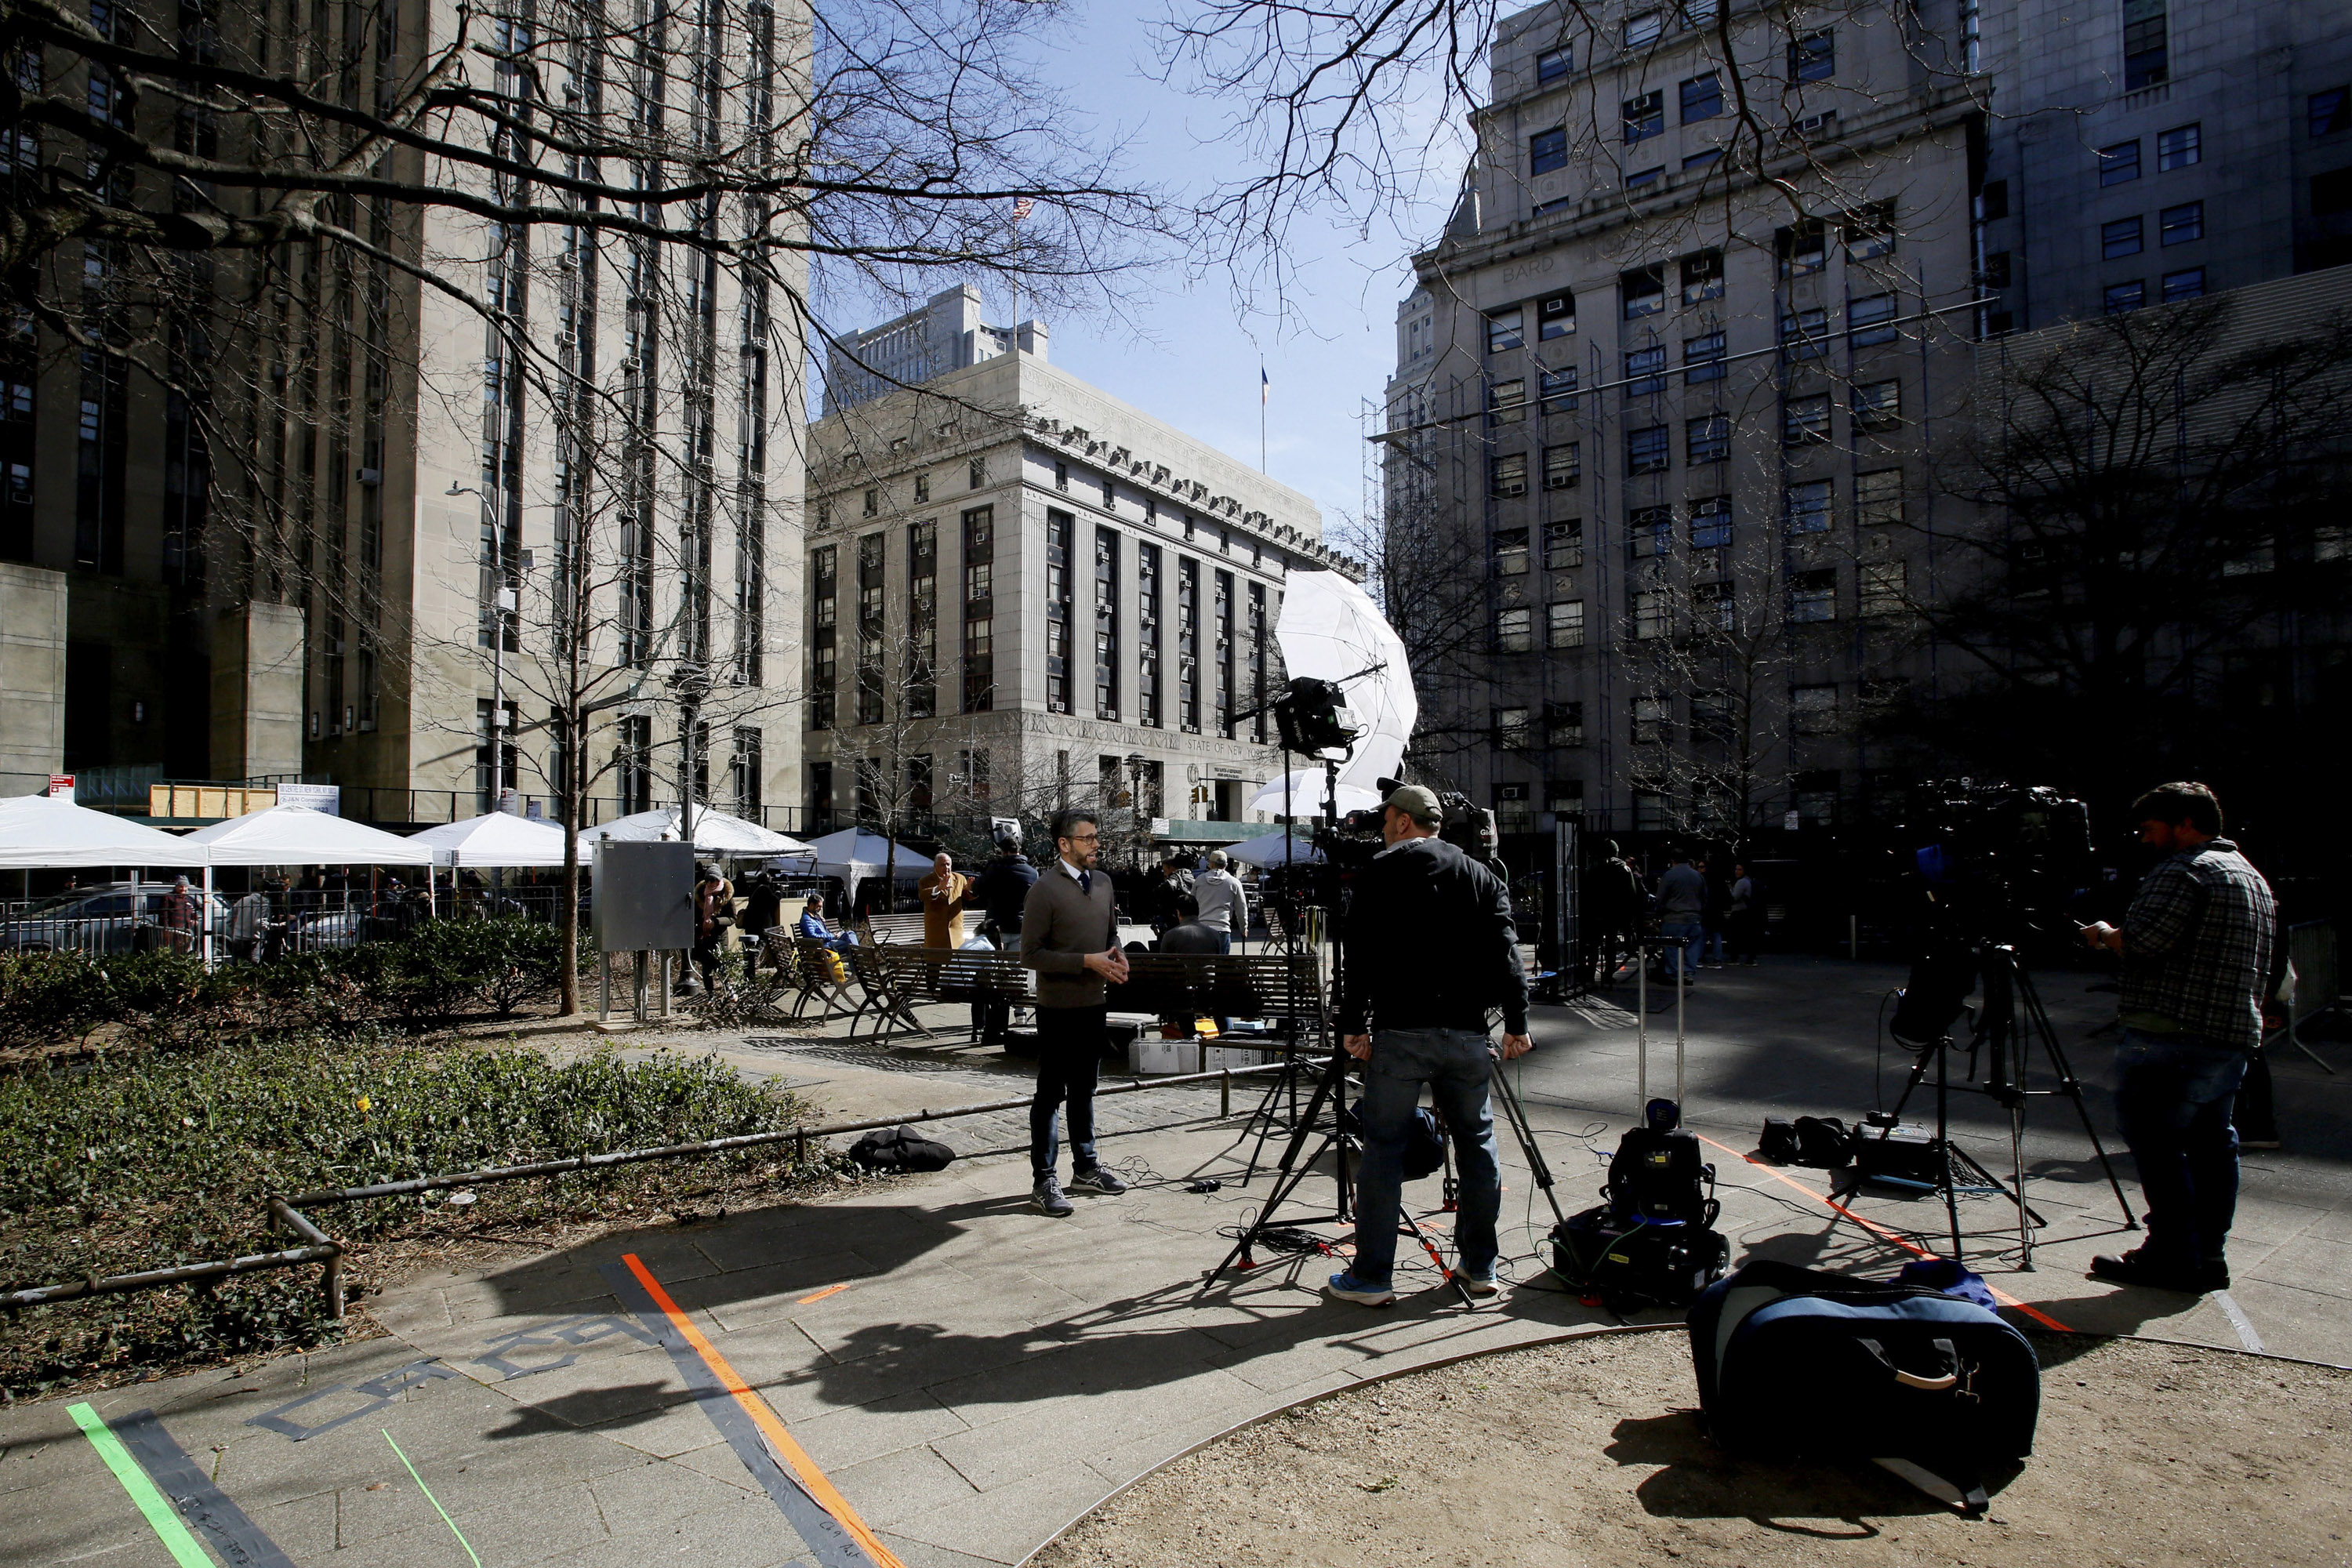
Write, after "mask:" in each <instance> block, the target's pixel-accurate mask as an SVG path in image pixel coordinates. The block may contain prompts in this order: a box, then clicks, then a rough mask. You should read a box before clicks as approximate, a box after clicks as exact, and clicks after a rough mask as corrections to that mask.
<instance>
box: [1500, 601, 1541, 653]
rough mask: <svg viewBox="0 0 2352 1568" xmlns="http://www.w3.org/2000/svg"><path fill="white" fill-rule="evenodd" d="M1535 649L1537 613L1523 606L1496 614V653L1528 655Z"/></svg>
mask: <svg viewBox="0 0 2352 1568" xmlns="http://www.w3.org/2000/svg"><path fill="white" fill-rule="evenodd" d="M1534 647H1535V612H1534V611H1533V610H1530V609H1528V608H1526V607H1524V606H1521V607H1519V608H1517V609H1503V610H1496V612H1495V651H1496V653H1527V652H1528V651H1530V650H1531V649H1533V648H1534Z"/></svg>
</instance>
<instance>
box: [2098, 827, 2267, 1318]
mask: <svg viewBox="0 0 2352 1568" xmlns="http://www.w3.org/2000/svg"><path fill="white" fill-rule="evenodd" d="M2132 818H2133V820H2135V821H2136V822H2137V823H2138V824H2139V841H2140V842H2141V843H2142V844H2145V845H2147V846H2148V847H2151V848H2154V849H2158V850H2162V851H2165V852H2166V853H2165V856H2164V858H2163V859H2161V860H2159V861H2158V862H2157V863H2156V867H2155V868H2154V869H2153V870H2151V871H2149V872H2148V874H2147V878H2146V879H2144V880H2143V881H2142V882H2141V883H2140V885H2139V890H2138V892H2137V893H2136V894H2134V895H2133V897H2132V901H2131V908H2130V909H2129V910H2126V912H2125V914H2124V923H2123V928H2122V929H2121V930H2120V931H2119V930H2117V929H2116V927H2114V926H2111V925H2109V924H2107V923H2106V922H2105V921H2100V922H2099V923H2098V924H2096V925H2092V926H2085V927H2084V928H2083V935H2084V938H2085V939H2086V940H2087V941H2089V942H2090V943H2091V945H2093V946H2094V947H2100V948H2105V949H2107V950H2108V951H2110V952H2119V953H2121V954H2122V955H2123V986H2122V994H2121V996H2120V998H2119V999H2118V1002H2117V1021H2118V1022H2119V1023H2121V1024H2122V1026H2123V1037H2122V1041H2121V1043H2120V1044H2118V1045H2117V1046H2116V1116H2117V1119H2118V1120H2119V1121H2121V1122H2122V1124H2123V1133H2124V1142H2126V1143H2127V1144H2129V1145H2130V1147H2131V1152H2132V1159H2133V1160H2134V1162H2136V1163H2137V1164H2138V1166H2139V1184H2140V1195H2141V1201H2142V1202H2143V1203H2144V1204H2145V1205H2147V1241H2146V1242H2145V1243H2144V1244H2143V1245H2141V1246H2139V1247H2135V1248H2134V1249H2132V1250H2131V1251H2129V1252H2127V1253H2125V1254H2124V1255H2123V1256H2122V1257H2120V1258H2093V1259H2092V1260H2091V1273H2092V1274H2093V1275H2094V1276H2095V1277H2096V1278H2098V1279H2112V1280H2114V1281H2116V1283H2118V1284H2124V1285H2150V1286H2155V1287H2157V1288H2158V1289H2168V1290H2188V1291H2202V1290H2220V1289H2227V1288H2228V1286H2229V1283H2230V1268H2229V1262H2228V1259H2227V1258H2226V1257H2225V1256H2224V1250H2223V1249H2224V1247H2225V1246H2226V1244H2227V1242H2228V1240H2229V1235H2230V1222H2231V1218H2232V1217H2233V1215H2235V1213H2236V1210H2237V1205H2238V1133H2237V1130H2236V1129H2235V1128H2234V1127H2232V1126H2231V1124H2230V1110H2231V1100H2232V1098H2233V1097H2234V1096H2235V1095H2236V1093H2237V1090H2238V1085H2239V1083H2240V1081H2241V1080H2242V1079H2244V1078H2245V1076H2246V1061H2247V1058H2248V1056H2249V1055H2250V1054H2251V1053H2252V1052H2253V1051H2254V1050H2256V1049H2258V1048H2260V1047H2261V1045H2262V1039H2263V993H2264V990H2265V987H2266V984H2267V982H2268V980H2269V978H2270V973H2271V946H2272V942H2273V939H2274V936H2275V933H2276V931H2277V930H2278V911H2277V905H2276V902H2275V901H2274V900H2273V898H2272V896H2271V888H2270V884H2269V883H2268V882H2266V881H2264V880H2263V875H2262V873H2261V872H2259V871H2257V870H2255V869H2254V868H2253V867H2252V866H2251V865H2249V864H2248V863H2247V861H2246V858H2245V857H2244V856H2242V855H2241V854H2239V853H2238V847H2237V846H2236V845H2235V844H2232V843H2231V842H2230V840H2228V839H2226V838H2224V837H2221V802H2220V801H2218V800H2216V799H2215V798H2214V796H2213V792H2212V791H2211V790H2210V789H2208V788H2206V787H2205V786H2204V785H2203V784H2159V785H2158V786H2157V787H2156V788H2155V789H2152V790H2150V791H2148V792H2147V794H2146V795H2142V796H2140V798H2139V799H2138V800H2137V801H2136V802H2134V803H2133V805H2132Z"/></svg>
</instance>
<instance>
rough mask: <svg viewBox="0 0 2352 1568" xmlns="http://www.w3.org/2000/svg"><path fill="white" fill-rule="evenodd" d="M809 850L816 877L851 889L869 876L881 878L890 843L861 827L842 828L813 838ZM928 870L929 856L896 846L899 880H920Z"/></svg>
mask: <svg viewBox="0 0 2352 1568" xmlns="http://www.w3.org/2000/svg"><path fill="white" fill-rule="evenodd" d="M808 847H809V848H810V849H811V850H812V851H814V853H815V855H816V870H817V875H818V876H820V877H838V878H840V879H842V882H843V884H844V885H845V886H847V887H851V888H855V887H856V885H857V884H858V883H860V882H862V881H864V880H865V879H866V878H868V877H879V876H881V875H882V873H883V871H884V869H885V868H887V867H888V865H889V863H890V840H888V839H887V838H885V837H882V836H881V835H880V834H878V833H868V832H866V830H865V829H864V828H862V827H845V828H843V829H842V830H841V831H840V832H838V833H828V834H826V835H825V836H824V837H822V838H812V839H811V840H809V843H808ZM930 869H931V858H930V857H929V856H928V855H926V854H924V853H923V852H922V851H921V850H919V849H909V848H908V847H906V846H905V845H903V844H901V845H899V846H898V880H899V881H902V882H914V881H920V880H921V879H923V878H925V877H927V876H929V874H930Z"/></svg>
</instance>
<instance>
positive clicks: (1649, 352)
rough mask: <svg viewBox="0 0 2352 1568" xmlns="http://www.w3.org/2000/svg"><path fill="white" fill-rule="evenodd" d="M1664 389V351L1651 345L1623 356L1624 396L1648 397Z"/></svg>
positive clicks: (1662, 348) (1657, 346)
mask: <svg viewBox="0 0 2352 1568" xmlns="http://www.w3.org/2000/svg"><path fill="white" fill-rule="evenodd" d="M1665 389H1666V351H1665V349H1664V347H1663V346H1659V345H1653V346H1651V347H1649V348H1646V349H1631V350H1628V351H1627V353H1626V354H1625V395H1626V396H1628V397H1648V396H1650V395H1653V394H1655V393H1660V392H1664V391H1665Z"/></svg>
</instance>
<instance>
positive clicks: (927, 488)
mask: <svg viewBox="0 0 2352 1568" xmlns="http://www.w3.org/2000/svg"><path fill="white" fill-rule="evenodd" d="M930 499H931V476H930V475H929V474H917V475H916V476H915V500H916V503H917V504H918V505H919V504H921V503H922V502H924V501H927V500H930Z"/></svg>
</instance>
